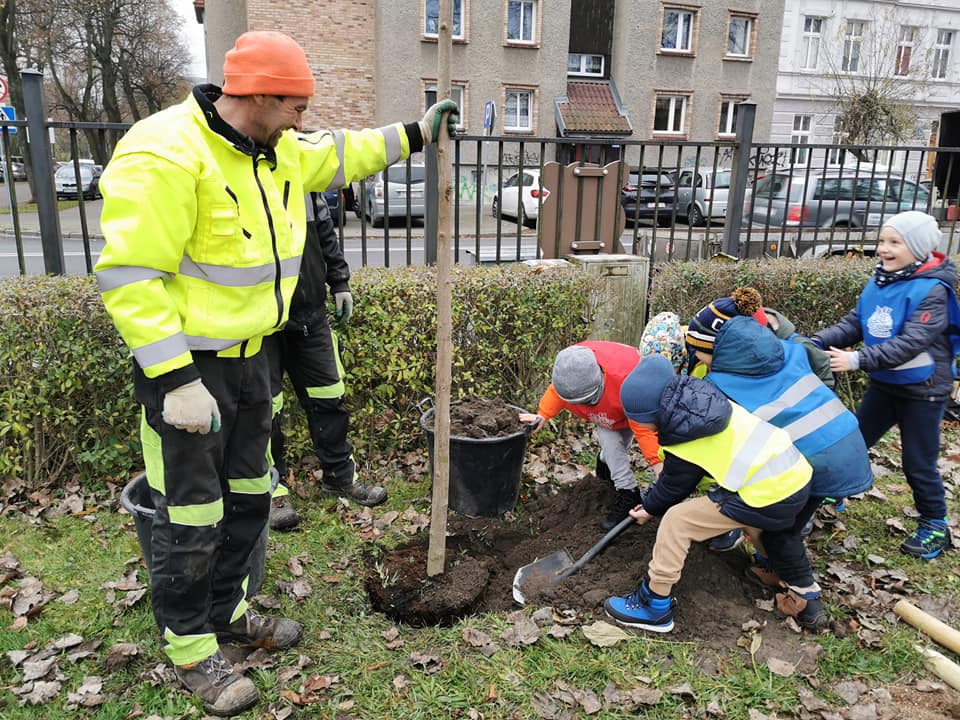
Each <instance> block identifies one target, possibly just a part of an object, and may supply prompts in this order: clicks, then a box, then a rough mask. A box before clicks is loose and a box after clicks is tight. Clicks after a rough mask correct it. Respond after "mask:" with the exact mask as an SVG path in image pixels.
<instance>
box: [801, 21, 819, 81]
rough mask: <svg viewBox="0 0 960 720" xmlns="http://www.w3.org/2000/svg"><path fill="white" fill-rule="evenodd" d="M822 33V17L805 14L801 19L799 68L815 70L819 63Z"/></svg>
mask: <svg viewBox="0 0 960 720" xmlns="http://www.w3.org/2000/svg"><path fill="white" fill-rule="evenodd" d="M822 33H823V18H819V17H810V16H807V17H805V18H804V19H803V42H802V43H801V52H802V53H803V54H802V56H801V57H800V69H801V70H816V69H817V66H818V65H819V63H820V39H821V37H822Z"/></svg>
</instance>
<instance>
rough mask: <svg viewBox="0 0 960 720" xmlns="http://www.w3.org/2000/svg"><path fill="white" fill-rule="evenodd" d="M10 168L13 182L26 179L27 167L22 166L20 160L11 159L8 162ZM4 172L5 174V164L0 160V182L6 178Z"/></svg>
mask: <svg viewBox="0 0 960 720" xmlns="http://www.w3.org/2000/svg"><path fill="white" fill-rule="evenodd" d="M10 168H11V170H12V172H13V181H14V182H21V181H22V180H26V179H27V168H26V167H25V166H24V164H23V163H22V162H17V161H12V162H11V163H10ZM6 174H7V164H6V163H5V162H2V161H0V182H4V181H5V180H6Z"/></svg>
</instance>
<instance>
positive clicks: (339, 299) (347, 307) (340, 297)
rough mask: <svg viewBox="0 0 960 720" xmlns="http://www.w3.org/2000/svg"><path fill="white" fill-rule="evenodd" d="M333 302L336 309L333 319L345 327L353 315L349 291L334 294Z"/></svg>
mask: <svg viewBox="0 0 960 720" xmlns="http://www.w3.org/2000/svg"><path fill="white" fill-rule="evenodd" d="M333 302H334V304H335V305H336V308H337V311H336V315H335V317H336V318H337V320H338V321H339V322H341V323H343V324H344V325H346V324H347V322H348V321H349V320H350V316H351V315H353V295H351V294H350V291H349V290H345V291H343V292H338V293H334V294H333Z"/></svg>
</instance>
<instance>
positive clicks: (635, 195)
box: [620, 168, 676, 227]
mask: <svg viewBox="0 0 960 720" xmlns="http://www.w3.org/2000/svg"><path fill="white" fill-rule="evenodd" d="M675 194H676V191H675V189H674V182H673V178H672V177H671V175H670V174H669V173H667V172H663V171H660V170H657V169H656V168H643V169H642V171H641V170H639V169H637V168H633V169H632V170H630V172H629V173H628V175H627V178H626V180H625V182H624V185H623V189H622V191H621V192H620V205H621V206H623V211H624V212H625V213H626V216H627V222H628V223H632V222H633V221H635V220H654V221H655V222H656V223H657V225H659V226H661V227H667V226H668V225H670V223H671V221H672V216H673V199H674V196H675Z"/></svg>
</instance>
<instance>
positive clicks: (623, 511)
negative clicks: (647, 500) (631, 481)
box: [600, 488, 643, 532]
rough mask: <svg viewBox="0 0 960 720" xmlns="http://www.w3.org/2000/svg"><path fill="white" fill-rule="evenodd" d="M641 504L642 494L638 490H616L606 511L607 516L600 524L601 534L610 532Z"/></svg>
mask: <svg viewBox="0 0 960 720" xmlns="http://www.w3.org/2000/svg"><path fill="white" fill-rule="evenodd" d="M642 502H643V493H641V492H640V489H639V488H633V489H632V490H617V491H616V493H615V494H614V496H613V501H612V502H611V503H610V508H609V509H608V510H607V516H606V517H605V518H604V519H603V521H602V522H601V523H600V529H601V530H602V531H603V532H607V530H612V529H613V528H615V527H616V526H617V525H619V524H620V521H621V520H624V519H625V518H626V517H627V516H628V515H629V514H630V511H631V510H633V508H635V507H636V506H637V505H640V504H641V503H642Z"/></svg>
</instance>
